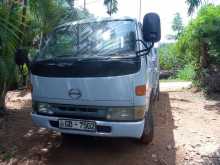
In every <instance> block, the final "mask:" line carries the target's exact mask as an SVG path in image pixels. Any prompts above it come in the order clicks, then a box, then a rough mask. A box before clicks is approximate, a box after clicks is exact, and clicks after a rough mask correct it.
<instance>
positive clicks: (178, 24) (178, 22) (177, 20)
mask: <svg viewBox="0 0 220 165" xmlns="http://www.w3.org/2000/svg"><path fill="white" fill-rule="evenodd" d="M172 29H173V31H174V32H175V33H176V35H175V39H178V38H179V36H180V34H181V33H182V31H183V21H182V18H181V16H180V13H176V14H175V16H174V19H173V24H172Z"/></svg>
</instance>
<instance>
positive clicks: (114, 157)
mask: <svg viewBox="0 0 220 165" xmlns="http://www.w3.org/2000/svg"><path fill="white" fill-rule="evenodd" d="M29 113H30V109H26V110H24V109H21V110H17V111H12V113H9V115H8V116H7V117H5V119H4V123H5V124H6V125H5V124H4V126H2V127H0V144H1V146H3V147H4V152H1V151H0V164H1V162H5V164H6V163H8V162H9V161H11V160H10V159H6V160H4V161H3V156H4V155H3V154H4V153H7V152H10V153H11V152H12V151H13V150H15V152H13V155H11V158H13V159H14V162H17V163H18V164H22V163H27V162H28V163H29V164H35V163H39V162H41V164H51V165H56V164H57V165H60V164H65V165H72V164H80V165H87V164H89V165H93V164H95V165H99V164H100V165H103V164H105V165H108V164H109V165H112V164H114V165H125V164H126V165H134V164H135V165H139V164H140V165H142V164H149V165H151V164H152V165H154V164H156V165H158V164H159V165H174V164H176V151H175V149H174V146H175V141H174V135H173V129H174V128H175V126H174V121H173V116H172V112H171V106H170V98H169V94H168V93H166V92H163V93H161V95H160V101H159V103H157V104H156V105H155V107H154V123H155V137H154V140H153V142H152V144H150V145H148V146H145V145H142V144H139V143H138V142H137V141H136V140H132V139H108V138H94V137H84V136H71V137H68V138H62V137H61V136H60V135H59V134H56V133H53V132H50V131H47V130H45V129H39V128H38V127H36V126H34V125H33V124H32V122H31V119H30V116H29ZM13 147H14V149H13Z"/></svg>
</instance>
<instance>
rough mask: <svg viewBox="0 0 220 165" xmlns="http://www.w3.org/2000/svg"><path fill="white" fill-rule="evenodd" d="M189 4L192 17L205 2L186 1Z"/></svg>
mask: <svg viewBox="0 0 220 165" xmlns="http://www.w3.org/2000/svg"><path fill="white" fill-rule="evenodd" d="M186 3H187V4H188V15H192V14H193V13H194V12H195V9H196V8H198V7H199V6H200V5H201V4H202V3H203V1H202V0H186Z"/></svg>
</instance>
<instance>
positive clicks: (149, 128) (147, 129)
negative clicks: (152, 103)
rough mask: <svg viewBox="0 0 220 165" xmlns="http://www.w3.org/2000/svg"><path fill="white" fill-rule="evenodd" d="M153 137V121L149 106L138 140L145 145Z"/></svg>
mask: <svg viewBox="0 0 220 165" xmlns="http://www.w3.org/2000/svg"><path fill="white" fill-rule="evenodd" d="M153 137H154V123H153V115H152V110H151V108H150V109H149V111H148V113H147V114H146V116H145V123H144V131H143V134H142V136H141V139H140V142H141V143H142V144H146V145H147V144H149V143H151V142H152V140H153Z"/></svg>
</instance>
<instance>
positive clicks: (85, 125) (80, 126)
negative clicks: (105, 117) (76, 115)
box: [59, 120, 96, 131]
mask: <svg viewBox="0 0 220 165" xmlns="http://www.w3.org/2000/svg"><path fill="white" fill-rule="evenodd" d="M59 128H64V129H76V130H84V131H95V130H96V123H95V121H88V120H59Z"/></svg>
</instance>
